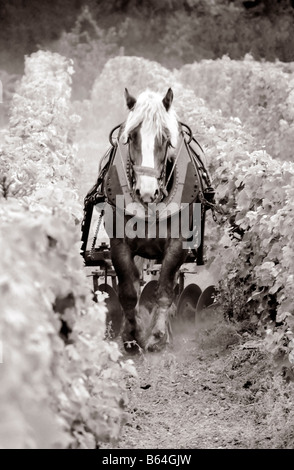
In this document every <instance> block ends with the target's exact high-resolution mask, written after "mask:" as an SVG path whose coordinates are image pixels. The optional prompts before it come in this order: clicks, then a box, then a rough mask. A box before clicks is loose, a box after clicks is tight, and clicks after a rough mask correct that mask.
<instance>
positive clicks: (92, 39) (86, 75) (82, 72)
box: [53, 7, 119, 99]
mask: <svg viewBox="0 0 294 470" xmlns="http://www.w3.org/2000/svg"><path fill="white" fill-rule="evenodd" d="M117 41H118V37H117V33H116V30H115V28H114V27H112V28H110V29H108V30H104V29H102V28H99V27H98V26H97V23H96V22H95V21H94V19H93V17H92V15H91V13H90V10H89V8H88V7H84V9H83V10H82V12H81V14H80V15H79V16H78V18H77V20H76V23H75V25H74V27H73V28H72V30H71V31H70V32H69V33H66V32H63V34H62V35H61V37H60V39H59V40H58V41H57V42H56V43H55V45H54V46H53V48H54V50H55V51H56V52H58V53H60V54H61V55H63V56H65V57H68V58H70V59H72V60H73V65H74V70H75V75H74V79H73V97H74V98H78V99H83V98H88V95H89V91H90V90H91V87H92V85H93V82H94V79H95V78H96V77H97V75H98V74H99V73H100V72H101V70H102V68H103V66H104V64H105V63H106V62H107V60H108V59H109V58H110V57H111V56H113V55H116V54H117V52H118V50H119V47H118V45H117Z"/></svg>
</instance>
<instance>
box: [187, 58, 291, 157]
mask: <svg viewBox="0 0 294 470" xmlns="http://www.w3.org/2000/svg"><path fill="white" fill-rule="evenodd" d="M179 79H180V80H181V81H182V82H183V83H184V84H185V85H187V86H189V87H191V88H192V89H193V90H194V91H195V93H196V95H197V96H199V97H202V98H204V99H205V101H206V102H207V103H208V104H209V106H211V107H212V108H215V109H221V111H222V113H223V114H224V116H226V117H230V116H235V117H238V118H239V119H240V120H241V121H242V123H243V124H244V125H245V126H246V130H247V132H248V133H250V134H251V135H253V136H254V137H255V138H256V139H257V140H258V141H259V145H260V147H263V146H264V148H265V149H266V151H267V152H268V153H269V154H270V155H272V156H273V157H279V158H280V159H283V160H291V159H292V148H293V144H294V141H293V135H294V132H293V131H294V112H293V109H294V69H293V65H292V64H284V63H282V62H279V61H276V62H275V64H271V63H269V62H257V61H254V60H253V58H252V56H250V55H247V56H246V57H245V58H244V60H243V61H236V60H231V59H230V58H229V57H224V58H222V59H217V60H205V61H201V62H199V63H194V64H191V65H185V66H184V67H183V68H182V69H181V70H180V71H179ZM211 90H213V93H212V92H211Z"/></svg>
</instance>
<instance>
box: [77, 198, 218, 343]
mask: <svg viewBox="0 0 294 470" xmlns="http://www.w3.org/2000/svg"><path fill="white" fill-rule="evenodd" d="M92 219H95V217H93V206H92V207H90V208H88V209H87V210H86V211H85V217H84V222H83V225H82V232H83V237H82V240H83V257H84V264H85V267H86V268H87V269H88V270H90V272H89V274H88V277H89V278H91V279H92V286H93V299H94V301H97V299H98V295H99V292H101V293H105V294H106V295H105V304H106V308H107V318H106V323H107V330H108V333H109V336H110V337H111V338H116V337H117V336H118V335H119V333H120V331H121V327H122V322H123V310H122V307H121V305H120V302H119V298H118V282H117V275H116V272H115V269H114V267H113V264H112V261H111V253H110V246H109V244H108V243H107V241H105V240H103V241H101V242H100V243H99V244H98V246H95V247H94V248H93V238H91V237H90V234H91V232H93V231H94V227H93V225H94V226H95V222H94V221H93V220H92ZM94 238H95V237H94ZM88 245H89V246H88ZM142 261H143V262H142V263H140V265H141V270H140V271H141V272H140V295H139V302H138V306H139V310H140V309H142V308H144V309H145V310H147V311H149V312H151V310H152V307H153V305H154V302H156V296H155V293H156V289H157V284H158V277H159V274H160V269H161V264H157V263H154V262H152V260H151V261H150V260H142ZM202 269H203V266H201V265H200V266H199V265H197V257H196V256H195V255H194V254H193V251H192V250H191V251H190V253H189V256H188V259H187V260H186V263H184V264H183V265H182V266H181V268H180V269H179V272H178V275H177V280H176V283H175V287H174V302H173V303H174V306H175V319H176V320H179V321H181V320H184V321H185V322H187V321H188V322H190V323H191V324H195V325H196V324H197V320H198V318H199V316H200V315H201V314H202V313H203V311H204V310H205V309H208V308H210V307H211V306H212V305H213V304H214V297H215V294H216V288H215V286H214V285H208V286H207V287H205V288H204V289H201V287H200V286H199V285H198V284H196V283H195V282H191V279H193V277H195V276H196V275H197V274H201V270H202Z"/></svg>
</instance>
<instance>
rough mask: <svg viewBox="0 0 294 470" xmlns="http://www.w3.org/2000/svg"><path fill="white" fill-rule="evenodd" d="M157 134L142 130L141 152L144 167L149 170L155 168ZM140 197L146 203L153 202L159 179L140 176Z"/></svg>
mask: <svg viewBox="0 0 294 470" xmlns="http://www.w3.org/2000/svg"><path fill="white" fill-rule="evenodd" d="M154 149H155V132H154V131H150V130H148V129H146V128H144V124H143V126H142V128H141V152H142V163H141V165H142V166H146V167H148V168H155V158H154ZM139 190H140V195H141V198H142V199H143V201H144V202H152V201H153V199H154V197H155V195H156V192H157V191H158V182H157V178H155V177H154V176H149V175H140V187H139Z"/></svg>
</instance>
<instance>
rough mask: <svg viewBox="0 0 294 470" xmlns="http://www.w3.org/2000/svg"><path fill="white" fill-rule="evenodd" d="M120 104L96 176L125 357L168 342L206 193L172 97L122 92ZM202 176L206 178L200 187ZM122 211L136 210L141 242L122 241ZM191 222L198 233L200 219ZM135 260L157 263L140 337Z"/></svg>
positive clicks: (131, 237)
mask: <svg viewBox="0 0 294 470" xmlns="http://www.w3.org/2000/svg"><path fill="white" fill-rule="evenodd" d="M125 99H126V104H127V107H128V110H129V114H128V116H127V119H126V120H125V122H124V123H123V124H122V125H120V126H119V132H118V137H117V141H116V142H115V143H113V142H112V143H113V148H114V151H113V152H112V155H111V158H110V159H109V161H108V162H107V164H106V165H105V167H104V168H103V171H102V173H101V174H103V178H102V179H103V183H102V190H101V188H100V193H103V195H104V197H105V198H106V201H107V202H108V203H110V205H111V206H112V212H111V213H112V216H111V217H112V233H111V236H110V251H111V259H112V263H113V267H114V269H115V272H116V275H117V278H118V294H119V300H120V303H121V306H122V309H123V312H124V328H123V332H122V339H123V342H124V345H125V349H126V350H127V351H129V352H136V351H138V349H139V347H141V348H143V349H145V350H151V351H152V350H153V351H154V350H160V349H161V348H163V347H164V346H165V345H166V344H167V343H168V342H169V320H170V318H169V317H170V311H171V306H172V303H173V300H174V287H175V279H176V274H177V272H178V270H179V268H180V266H181V265H182V264H183V263H184V262H185V260H186V257H187V254H188V252H189V247H187V241H188V240H189V239H190V240H191V237H192V239H193V233H195V231H198V232H197V233H199V232H200V233H201V229H202V228H203V220H204V217H203V215H204V212H205V209H206V207H205V208H204V206H203V201H204V198H203V192H204V189H205V188H204V187H203V184H204V183H207V184H204V186H206V187H209V186H210V184H209V181H208V180H207V178H208V176H207V174H206V170H205V168H204V167H203V165H201V164H199V162H198V163H197V164H196V163H195V157H193V155H191V153H193V154H194V153H195V152H192V150H191V146H190V145H191V140H192V136H191V135H189V136H188V138H187V134H186V133H185V132H184V130H183V125H182V124H181V123H180V122H179V120H178V118H177V115H176V112H175V110H174V109H173V106H172V102H173V91H172V89H171V88H169V89H168V91H167V93H166V95H165V96H164V97H162V96H160V95H159V94H158V93H155V92H152V91H150V90H146V91H145V92H143V93H141V94H140V95H139V96H138V98H137V99H135V98H134V97H133V96H131V95H130V94H129V92H128V90H127V89H125ZM185 127H188V126H185ZM111 141H112V140H111ZM198 149H199V147H198ZM196 153H197V152H196ZM201 163H202V162H201ZM197 165H198V166H197ZM200 173H201V175H200ZM203 175H204V176H205V175H206V177H207V178H206V180H205V177H204V178H203ZM203 182H204V183H203ZM206 189H207V188H206ZM208 189H209V190H210V189H211V188H208ZM118 196H121V197H123V201H124V205H123V207H122V208H118V204H117V202H116V201H117V197H118ZM205 201H206V200H205ZM197 203H198V205H199V206H201V209H200V210H201V218H200V225H201V226H200V227H199V226H198V227H195V218H194V217H193V214H194V212H193V210H191V207H192V205H195V204H197ZM201 203H202V204H201ZM207 204H209V203H207ZM129 206H132V207H135V209H136V210H135V213H136V216H137V218H136V227H137V228H138V225H140V224H141V229H142V227H143V229H144V230H143V235H142V233H141V235H140V234H138V233H137V232H136V233H135V234H134V231H133V232H132V234H128V230H126V228H127V225H128V224H130V222H133V219H134V213H130V212H128V210H127V207H129ZM183 206H185V210H186V211H188V216H187V212H186V216H185V217H184V215H183ZM150 207H151V210H149V209H150ZM154 208H155V209H156V211H157V209H158V208H159V209H160V210H158V211H157V212H156V216H154ZM163 213H164V215H162V214H163ZM138 214H139V215H138ZM147 214H148V215H147ZM150 214H151V216H152V217H151V218H152V223H151V224H150ZM148 217H149V218H148ZM108 218H109V213H108ZM184 219H185V220H186V224H188V227H186V230H178V233H177V228H178V229H179V224H180V222H179V221H180V220H181V221H182V220H184ZM142 220H143V222H142ZM163 220H164V222H165V223H166V225H165V230H163V233H164V234H163V235H162V234H161V235H160V229H159V225H160V221H163ZM197 220H198V225H199V218H198V219H197ZM142 224H143V225H142ZM106 225H107V224H106ZM182 225H183V224H182ZM193 225H194V226H193ZM150 227H151V230H150ZM152 227H153V229H155V230H152ZM133 228H134V224H133ZM122 229H123V230H122ZM187 229H188V230H187ZM173 230H174V232H176V233H173ZM189 237H190V238H189ZM185 242H186V244H185ZM202 245H203V240H201V241H200V245H199V244H198V250H199V253H198V255H199V256H200V257H201V254H202V251H201V246H202ZM199 246H200V248H199ZM137 256H139V257H142V258H147V259H150V260H152V259H153V260H157V262H159V263H161V270H160V274H159V280H158V285H157V291H156V302H155V303H154V307H153V309H152V312H151V322H150V325H149V326H148V328H147V330H146V329H144V328H142V325H140V321H138V318H139V316H138V308H139V307H138V300H139V295H140V273H139V270H138V268H137V265H136V262H135V257H137ZM199 256H198V257H199ZM198 261H199V259H198ZM198 264H201V261H200V263H198Z"/></svg>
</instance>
